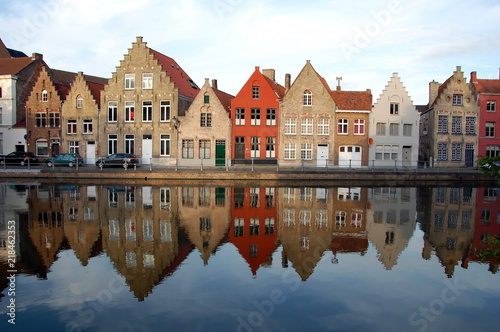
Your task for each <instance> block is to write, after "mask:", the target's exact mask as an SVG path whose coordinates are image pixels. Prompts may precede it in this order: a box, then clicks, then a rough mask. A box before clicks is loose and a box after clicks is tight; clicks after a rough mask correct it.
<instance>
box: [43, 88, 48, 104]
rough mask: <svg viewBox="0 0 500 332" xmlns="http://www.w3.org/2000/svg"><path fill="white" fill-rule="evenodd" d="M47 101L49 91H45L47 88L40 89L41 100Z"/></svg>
mask: <svg viewBox="0 0 500 332" xmlns="http://www.w3.org/2000/svg"><path fill="white" fill-rule="evenodd" d="M47 101H49V93H48V92H47V90H43V91H42V102H47Z"/></svg>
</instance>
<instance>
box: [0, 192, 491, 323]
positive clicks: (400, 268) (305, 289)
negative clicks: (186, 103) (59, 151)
mask: <svg viewBox="0 0 500 332" xmlns="http://www.w3.org/2000/svg"><path fill="white" fill-rule="evenodd" d="M80 192H81V193H84V189H83V188H82V189H81V190H80ZM137 192H138V194H137V197H140V194H139V193H141V191H140V190H138V191H137ZM145 192H148V191H142V194H143V195H144V193H145ZM42 194H44V195H45V192H42ZM120 195H125V192H121V193H120ZM12 197H13V196H8V195H6V198H7V199H11V198H12ZM47 197H48V194H47ZM104 197H106V198H107V196H106V195H105V196H104ZM134 197H135V196H134ZM106 198H105V199H106ZM23 200H25V198H23ZM138 201H139V200H138ZM229 201H230V200H229V199H228V200H227V203H228V204H229ZM104 203H107V201H105V202H104ZM413 203H414V202H413ZM9 204H10V203H9ZM336 204H340V203H339V202H336ZM137 205H138V206H139V205H140V204H139V203H137ZM13 206H14V205H13ZM336 206H337V207H338V205H336ZM374 206H375V205H374ZM1 208H2V207H0V209H1ZM15 208H16V209H22V206H17V205H15ZM372 208H373V206H372ZM117 210H118V208H117ZM142 212H144V211H142ZM183 212H184V213H186V214H185V215H183V216H184V219H183V220H182V221H183V222H184V224H183V225H184V226H183V227H190V226H193V225H194V224H193V223H192V222H194V221H193V220H197V219H196V218H195V217H197V215H196V214H192V215H191V214H189V213H187V212H186V211H183ZM8 218H10V216H9V217H8ZM139 219H141V218H139ZM139 219H138V220H139ZM213 220H215V215H214V219H213ZM123 221H124V220H122V221H120V222H123ZM101 222H102V220H101ZM190 222H191V223H190ZM367 224H368V225H367V230H366V238H367V241H366V243H367V245H368V248H366V247H364V248H363V250H364V251H365V253H364V255H361V254H360V253H359V252H356V253H354V252H350V253H346V252H342V251H341V250H339V251H336V254H335V255H334V253H333V252H332V248H331V247H330V244H328V245H327V246H320V245H319V244H318V243H319V242H314V241H313V240H312V241H311V247H310V250H311V252H314V250H315V249H318V248H321V250H320V251H319V252H320V253H321V257H320V258H319V259H318V260H317V263H316V260H315V259H314V260H313V261H314V264H312V266H306V267H313V270H314V271H313V272H312V273H303V274H299V273H298V271H299V270H301V269H300V268H301V267H304V266H301V265H302V264H306V259H307V258H306V259H304V257H308V256H304V257H302V258H299V259H297V255H296V256H295V257H294V258H292V254H293V253H292V254H291V253H290V252H288V253H287V254H288V260H287V264H288V265H287V267H283V265H282V264H283V251H284V249H283V248H285V249H288V250H292V249H293V248H294V247H293V246H294V245H297V246H300V243H299V242H298V241H299V239H300V237H299V236H296V237H294V236H295V233H293V231H294V228H288V230H284V231H283V233H281V234H280V235H281V238H280V240H281V243H280V245H279V246H278V247H277V249H276V250H274V252H273V253H272V257H271V259H269V260H267V261H266V262H267V263H268V264H265V265H262V266H260V268H258V270H257V272H256V275H255V276H254V275H252V267H251V266H250V265H249V261H250V260H251V258H248V257H246V256H245V254H248V253H243V250H244V249H245V248H248V247H247V245H248V244H251V242H249V243H246V244H245V245H242V244H241V242H240V243H239V246H238V245H237V244H235V242H237V241H233V242H231V241H227V240H221V238H222V236H221V237H217V239H218V240H217V241H221V243H223V244H221V245H220V246H218V247H217V249H216V251H215V253H214V254H211V255H210V257H209V259H208V264H205V261H206V256H205V255H203V254H201V253H200V251H199V250H198V249H197V248H199V247H195V246H191V244H190V243H189V244H188V245H186V243H187V240H186V234H184V233H183V232H184V231H186V229H184V230H183V231H180V230H179V248H180V247H183V248H185V247H189V250H186V251H184V253H187V256H186V258H185V259H183V260H181V262H178V263H180V264H179V265H175V266H176V268H175V269H174V271H173V273H172V274H171V275H166V276H164V277H162V279H160V280H159V283H158V284H156V285H155V286H154V287H153V288H152V292H151V293H149V294H147V296H145V298H144V300H143V301H138V299H137V298H136V297H135V295H134V292H132V291H131V287H130V286H129V285H128V284H125V277H124V276H123V275H122V274H121V273H123V270H122V271H121V273H120V272H118V271H117V266H120V264H119V262H117V260H120V259H122V260H123V261H121V263H122V264H121V266H122V267H123V266H124V260H125V257H124V254H125V251H122V252H120V254H116V251H115V253H114V254H110V256H113V257H114V258H113V259H114V260H113V261H112V260H111V258H110V257H109V256H108V254H109V253H111V252H112V249H110V250H109V251H108V252H106V251H105V249H104V252H102V253H100V254H99V255H97V256H95V257H91V258H90V259H88V265H87V266H82V263H81V261H80V260H79V259H78V258H77V257H76V255H75V251H73V249H63V250H61V251H59V252H58V253H57V259H56V260H55V261H54V262H53V263H52V264H51V265H50V268H49V272H48V273H47V278H46V279H44V280H42V279H37V278H36V277H34V276H26V275H22V274H19V275H18V277H17V280H16V305H17V307H16V310H17V312H16V313H17V317H16V325H15V326H12V325H10V324H8V323H7V316H6V315H5V313H6V303H7V301H8V299H9V297H8V296H5V297H3V298H1V302H0V315H1V316H0V317H2V319H1V320H0V329H1V331H6V330H8V331H11V330H13V331H31V330H40V331H246V332H249V331H250V332H251V331H384V332H385V331H408V332H409V331H424V330H425V331H451V330H453V331H472V330H475V331H495V330H496V327H498V325H499V323H500V317H499V316H498V313H497V311H498V309H497V308H498V304H497V302H498V299H499V298H500V286H499V283H498V274H496V275H495V274H492V273H491V272H489V271H488V266H487V265H485V264H478V263H473V262H469V265H468V267H467V268H466V269H465V268H462V267H460V266H459V265H457V266H455V269H454V273H453V278H450V279H448V278H447V277H446V274H445V273H444V267H443V266H442V264H441V261H442V259H443V258H441V259H439V258H438V257H437V256H436V252H435V251H434V252H433V253H432V254H431V255H430V256H429V259H423V258H422V255H423V248H424V237H425V234H424V233H423V232H422V231H421V228H420V227H419V226H420V225H419V224H417V225H416V226H415V224H406V225H405V226H404V227H400V228H399V229H398V228H397V227H396V229H395V234H396V237H398V236H400V234H403V235H402V236H401V237H400V238H403V239H404V240H405V241H403V242H401V243H396V244H397V245H399V247H397V246H389V249H387V250H385V249H384V240H386V238H385V236H386V235H385V229H384V228H383V227H382V228H380V226H381V224H380V223H376V222H372V223H367ZM408 225H410V227H408ZM73 226H74V225H73ZM73 226H72V227H73ZM195 226H196V227H195V228H193V229H191V231H192V232H197V231H198V230H199V225H198V224H196V225H195ZM101 227H103V226H102V225H101ZM105 227H108V226H105ZM214 227H216V223H215V222H214ZM286 227H295V226H286ZM391 227H392V226H391ZM140 229H143V228H140ZM70 230H71V231H76V230H78V228H77V227H73V228H71V227H68V228H66V229H65V231H67V232H68V233H69V232H70ZM107 230H108V228H101V231H102V232H105V231H107ZM282 230H283V229H279V228H277V229H276V231H282ZM188 231H189V229H188ZM121 232H122V233H120V234H121V235H120V236H122V237H124V236H125V232H123V229H122V230H121ZM180 233H183V235H182V236H181V235H180ZM92 234H94V233H92ZM95 234H97V232H96V233H95ZM230 234H233V233H231V231H230ZM325 234H329V233H328V232H326V233H325ZM156 235H158V234H156ZM190 235H191V236H194V234H192V233H191V234H190ZM274 235H276V234H274ZM290 235H293V236H290ZM96 236H97V235H96ZM108 236H109V234H108ZM287 236H288V237H287ZM181 237H182V239H181ZM141 238H142V237H141V236H139V235H137V239H141ZM92 239H94V240H95V238H92ZM73 240H74V239H73ZM232 240H234V239H232ZM294 241H296V242H294ZM181 242H182V244H181ZM75 243H76V242H75ZM138 243H139V242H136V243H127V244H126V245H131V246H129V247H127V248H128V249H127V251H126V252H128V251H129V250H132V251H133V250H135V249H138V251H137V252H138V255H139V254H140V252H141V250H140V249H142V248H140V247H136V246H138V245H139V244H138ZM142 243H144V242H142ZM315 243H316V244H315ZM335 243H336V244H338V245H339V246H338V247H336V248H337V249H339V248H340V249H342V247H341V245H340V244H339V243H340V242H335ZM198 244H199V243H198ZM108 245H109V243H108ZM120 245H123V244H120V242H119V241H116V242H113V244H112V246H115V247H113V248H114V249H116V248H117V247H118V248H119V247H120ZM396 247H397V250H396V249H394V248H396ZM108 248H109V247H108ZM160 248H163V249H164V248H165V247H161V246H159V247H157V248H156V251H155V253H156V254H158V255H157V257H162V255H160V254H159V252H160V253H164V252H162V251H161V250H162V249H160ZM259 248H261V247H259ZM391 248H392V249H394V250H392V249H391ZM365 249H366V250H365ZM179 250H180V249H179ZM391 250H392V251H391ZM299 255H300V254H299ZM383 255H385V256H383ZM388 255H393V256H392V257H390V259H388V258H387V257H388ZM179 256H180V255H179ZM244 257H246V258H244ZM383 257H385V258H384V259H382V258H383ZM309 258H310V256H309ZM393 258H394V260H392V261H391V259H393ZM160 259H161V258H160ZM160 259H159V260H160ZM301 259H302V260H301ZM204 260H205V261H204ZM388 261H390V263H389V264H388ZM170 263H171V262H170ZM170 263H168V264H165V266H167V265H169V264H170ZM158 264H159V265H161V264H162V263H160V262H159V261H158ZM294 264H296V265H294ZM459 264H460V262H459ZM388 265H389V267H390V269H388ZM172 266H174V264H172ZM161 267H162V268H164V266H163V265H161ZM136 268H137V270H139V268H138V267H136ZM304 270H307V269H302V272H304ZM136 272H137V271H136V270H135V269H134V273H136ZM306 272H307V271H306ZM134 273H131V274H129V275H128V276H127V278H129V279H128V281H129V282H130V280H131V278H132V279H133V278H134V276H135V274H134ZM141 273H142V272H141ZM141 273H138V274H139V275H141ZM155 273H156V272H155ZM158 273H160V272H158ZM146 275H147V274H146ZM301 276H302V277H303V278H304V280H306V281H301ZM136 278H138V277H136ZM149 281H150V280H149V279H148V282H149ZM148 282H144V284H146V285H151V284H152V283H151V282H149V283H148ZM140 284H141V283H135V285H136V286H137V285H139V286H140ZM3 293H4V294H6V290H4V291H3Z"/></svg>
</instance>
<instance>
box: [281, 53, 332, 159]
mask: <svg viewBox="0 0 500 332" xmlns="http://www.w3.org/2000/svg"><path fill="white" fill-rule="evenodd" d="M286 85H287V86H286V88H287V92H286V94H285V96H284V97H283V102H282V105H281V110H280V119H281V121H280V122H279V123H280V139H279V142H280V144H279V156H281V157H280V160H279V163H280V165H293V164H299V163H301V162H303V163H305V164H309V165H318V166H325V165H327V164H328V163H331V162H332V161H331V158H333V155H334V142H333V141H332V137H333V135H332V130H333V129H334V128H331V126H332V124H333V123H334V121H335V109H336V105H335V102H334V101H333V99H332V97H331V95H330V88H329V87H328V84H327V83H326V81H325V79H324V78H323V77H321V76H320V75H319V74H318V73H317V72H316V70H315V69H314V68H313V66H312V65H311V62H310V61H309V60H308V61H307V62H306V64H305V66H304V68H302V71H301V72H300V73H299V75H298V76H297V78H296V79H295V81H294V82H293V84H292V85H291V86H288V84H286Z"/></svg>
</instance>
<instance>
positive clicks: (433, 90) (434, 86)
mask: <svg viewBox="0 0 500 332" xmlns="http://www.w3.org/2000/svg"><path fill="white" fill-rule="evenodd" d="M440 85H441V84H439V83H438V82H436V81H434V80H432V82H430V83H429V105H432V103H434V100H436V97H437V95H438V90H439V86H440Z"/></svg>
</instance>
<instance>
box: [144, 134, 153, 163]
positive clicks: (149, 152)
mask: <svg viewBox="0 0 500 332" xmlns="http://www.w3.org/2000/svg"><path fill="white" fill-rule="evenodd" d="M151 158H153V137H152V136H151V135H142V163H143V164H151Z"/></svg>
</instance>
